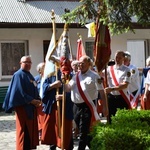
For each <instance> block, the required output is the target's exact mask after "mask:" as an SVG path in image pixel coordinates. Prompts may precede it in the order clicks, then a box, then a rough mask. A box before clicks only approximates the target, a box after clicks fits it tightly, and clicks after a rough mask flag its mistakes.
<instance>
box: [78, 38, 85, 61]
mask: <svg viewBox="0 0 150 150" xmlns="http://www.w3.org/2000/svg"><path fill="white" fill-rule="evenodd" d="M84 55H86V53H85V49H84V46H83V42H82V38H79V39H78V40H77V56H76V60H79V59H80V57H82V56H84Z"/></svg>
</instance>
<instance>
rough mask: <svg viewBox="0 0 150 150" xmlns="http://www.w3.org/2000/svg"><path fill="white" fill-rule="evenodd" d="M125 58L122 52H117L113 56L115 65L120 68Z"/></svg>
mask: <svg viewBox="0 0 150 150" xmlns="http://www.w3.org/2000/svg"><path fill="white" fill-rule="evenodd" d="M124 58H125V53H124V51H121V50H118V51H117V52H116V54H115V64H116V65H119V66H121V65H122V64H123V61H124Z"/></svg>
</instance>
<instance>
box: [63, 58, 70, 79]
mask: <svg viewBox="0 0 150 150" xmlns="http://www.w3.org/2000/svg"><path fill="white" fill-rule="evenodd" d="M60 66H61V67H60V69H61V72H62V74H63V75H65V77H66V79H69V75H70V72H71V71H72V67H71V62H70V60H69V59H68V58H66V57H64V56H62V57H61V58H60Z"/></svg>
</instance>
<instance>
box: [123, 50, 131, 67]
mask: <svg viewBox="0 0 150 150" xmlns="http://www.w3.org/2000/svg"><path fill="white" fill-rule="evenodd" d="M130 61H131V54H130V53H129V52H128V51H126V52H125V58H124V65H126V66H129V65H130Z"/></svg>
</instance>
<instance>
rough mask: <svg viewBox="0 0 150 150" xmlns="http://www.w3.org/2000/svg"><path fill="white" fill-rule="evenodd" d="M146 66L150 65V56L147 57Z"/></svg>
mask: <svg viewBox="0 0 150 150" xmlns="http://www.w3.org/2000/svg"><path fill="white" fill-rule="evenodd" d="M146 66H150V56H149V57H148V58H147V59H146Z"/></svg>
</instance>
